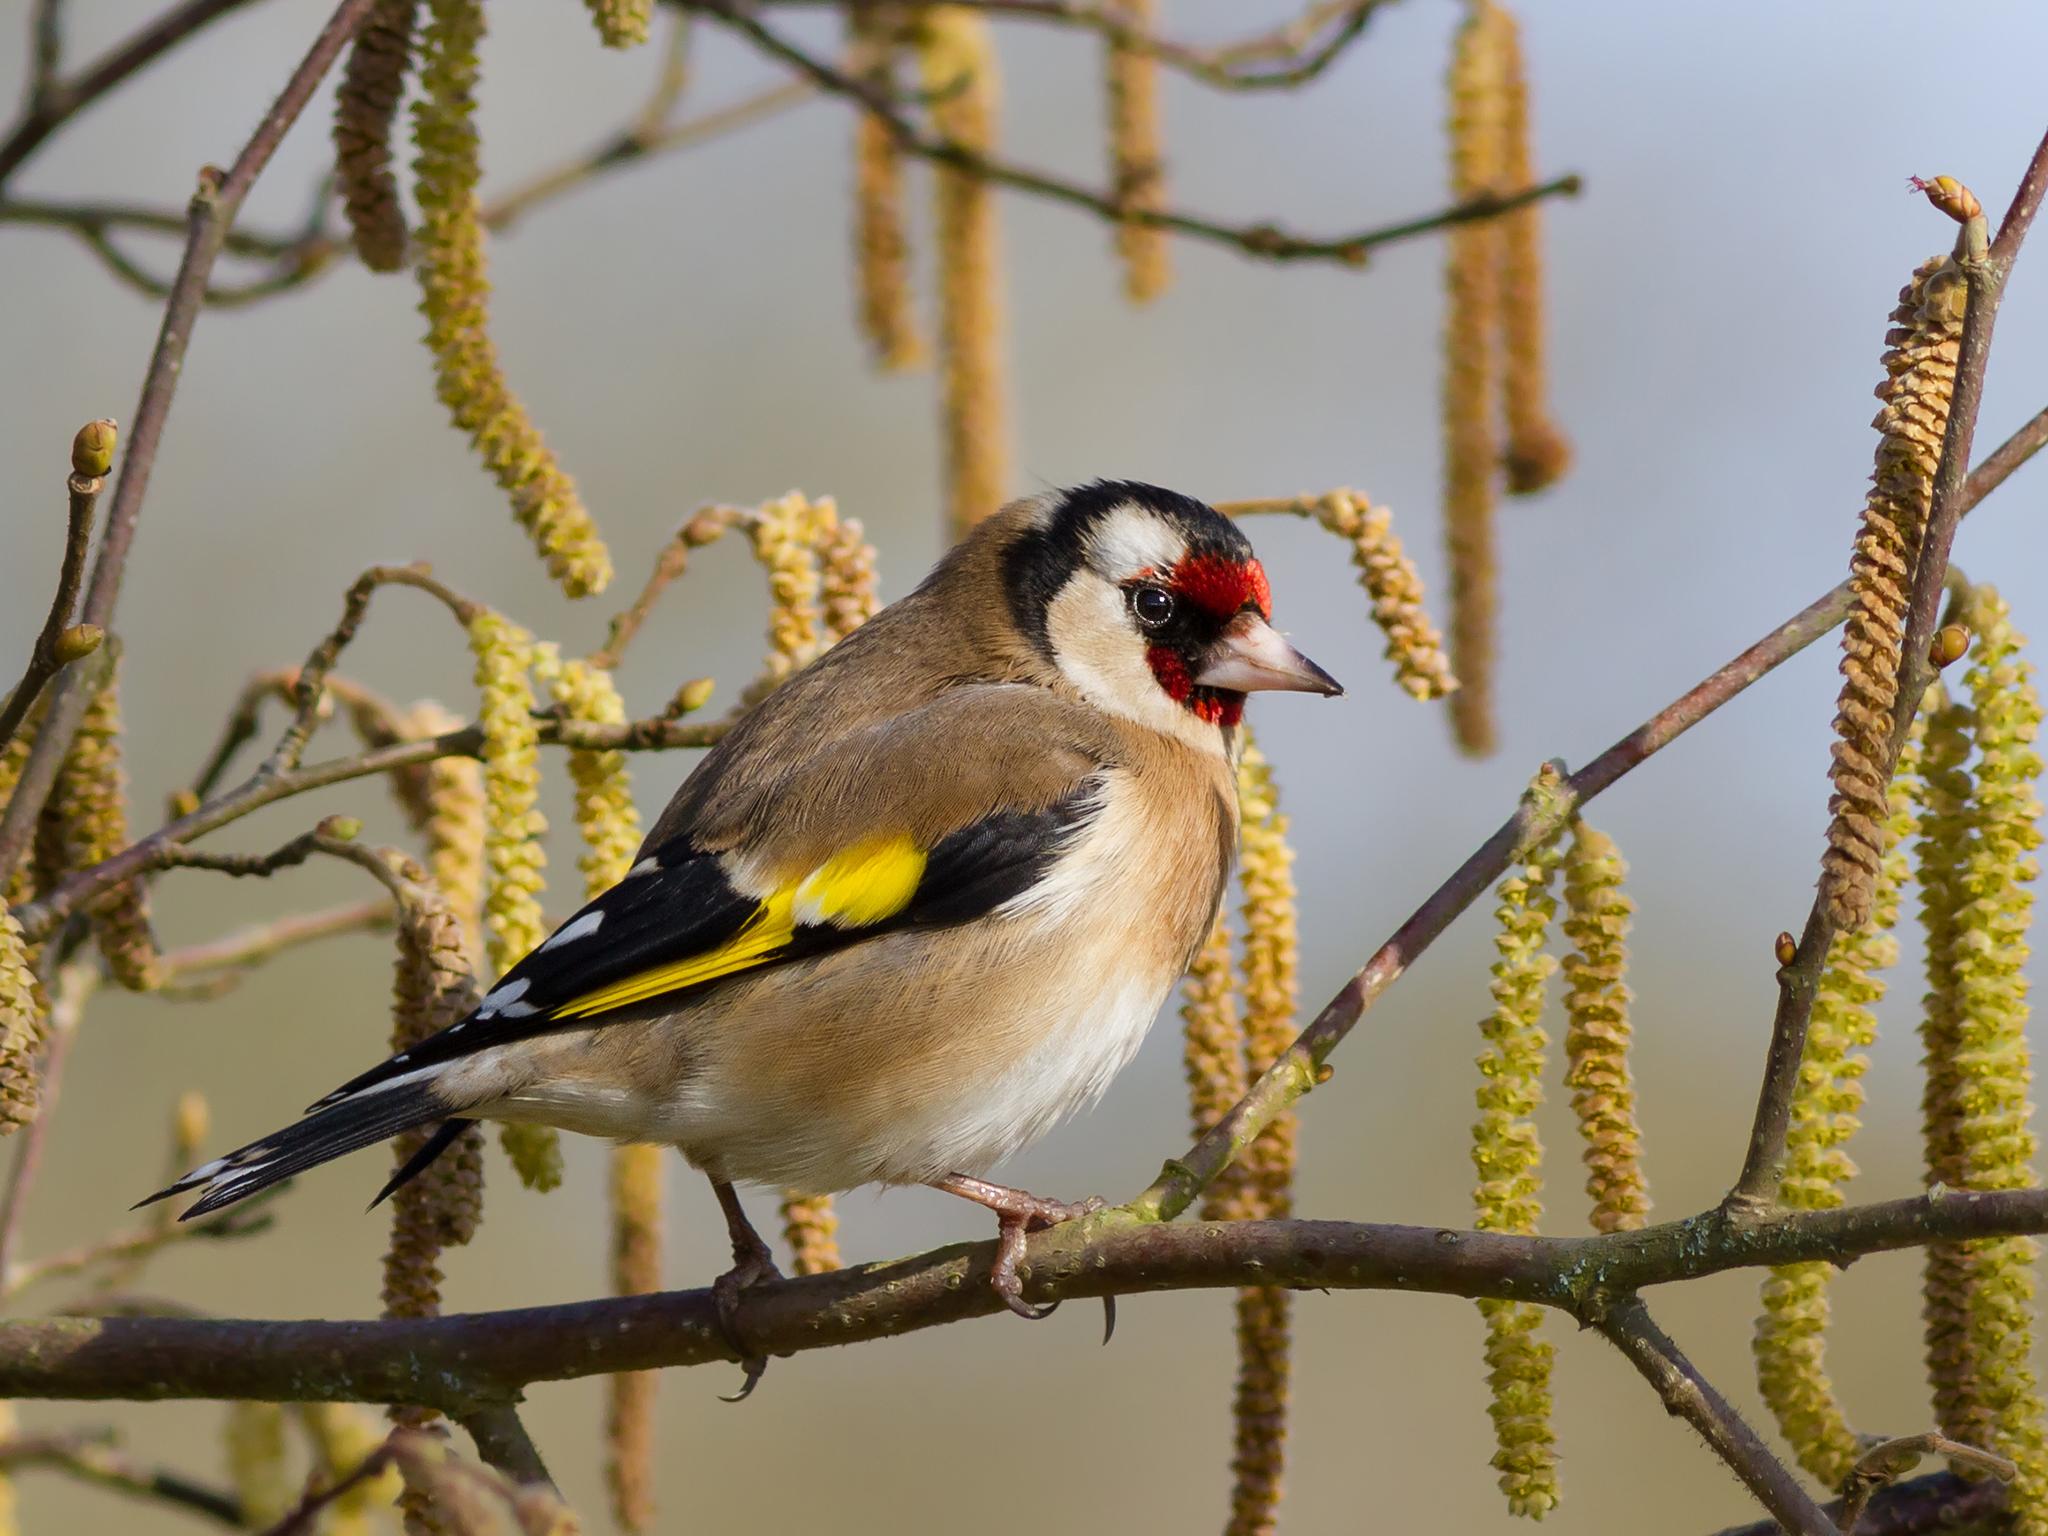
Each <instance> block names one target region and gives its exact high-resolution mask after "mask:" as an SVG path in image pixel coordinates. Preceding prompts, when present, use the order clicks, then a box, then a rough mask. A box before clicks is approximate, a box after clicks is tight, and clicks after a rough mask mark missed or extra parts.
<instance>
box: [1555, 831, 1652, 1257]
mask: <svg viewBox="0 0 2048 1536" xmlns="http://www.w3.org/2000/svg"><path fill="white" fill-rule="evenodd" d="M1627 875H1628V866H1627V865H1626V864H1624V863H1623V862H1622V858H1621V851H1620V850H1619V849H1617V848H1616V847H1615V846H1614V840H1613V839H1612V838H1610V837H1608V836H1607V834H1606V833H1604V832H1601V831H1599V830H1598V829H1597V828H1594V827H1592V826H1589V825H1587V824H1586V823H1585V822H1584V821H1574V822H1573V823H1572V839H1571V844H1570V846H1569V847H1568V848H1567V849H1566V851H1565V856H1564V894H1565V918H1564V932H1565V936H1566V937H1567V938H1569V939H1570V940H1571V941H1572V948H1571V950H1570V952H1568V953H1567V954H1566V955H1565V957H1564V978H1565V996H1564V1005H1565V1015H1566V1017H1567V1019H1568V1020H1569V1023H1568V1024H1567V1026H1566V1029H1565V1041H1564V1051H1565V1060H1566V1061H1567V1063H1569V1065H1568V1067H1567V1070H1566V1072H1565V1079H1564V1080H1565V1086H1566V1087H1568V1088H1570V1089H1571V1091H1572V1113H1573V1115H1575V1116H1576V1117H1577V1119H1578V1122H1579V1135H1580V1137H1581V1138H1582V1139H1583V1140H1584V1142H1585V1152H1584V1157H1585V1164H1586V1193H1587V1195H1588V1196H1589V1197H1591V1199H1592V1202H1593V1210H1592V1215H1591V1218H1590V1219H1591V1222H1592V1225H1593V1230H1594V1231H1596V1232H1627V1231H1633V1230H1634V1229H1635V1228H1637V1227H1640V1226H1641V1225H1642V1224H1643V1221H1644V1219H1645V1218H1646V1217H1647V1216H1648V1215H1649V1211H1650V1191H1649V1186H1648V1185H1647V1184H1646V1183H1645V1182H1644V1180H1643V1168H1642V1155H1643V1136H1642V1130H1641V1128H1640V1127H1639V1126H1638V1125H1637V1123H1636V1092H1635V1084H1634V1082H1633V1080H1632V1079H1631V1077H1630V1074H1629V1066H1628V1048H1629V1043H1630V1040H1631V1039H1632V1037H1633V1034H1634V1031H1633V1030H1632V1029H1631V1027H1630V1025H1629V1015H1628V1009H1629V996H1630V995H1629V989H1628V984H1627V983H1626V981H1624V980H1623V978H1624V976H1625V975H1626V974H1627V970H1628V947H1627V944H1628V927H1629V918H1630V916H1631V915H1632V914H1633V913H1634V911H1635V903H1634V902H1633V901H1631V900H1629V897H1628V893H1627V892H1626V891H1624V890H1623V889H1622V881H1623V880H1624V879H1625V878H1626V877H1627Z"/></svg>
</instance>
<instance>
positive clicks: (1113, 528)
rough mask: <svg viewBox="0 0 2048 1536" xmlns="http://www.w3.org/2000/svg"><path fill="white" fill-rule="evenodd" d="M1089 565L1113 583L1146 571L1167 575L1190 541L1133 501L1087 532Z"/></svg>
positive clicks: (1178, 561) (1111, 510) (1107, 515)
mask: <svg viewBox="0 0 2048 1536" xmlns="http://www.w3.org/2000/svg"><path fill="white" fill-rule="evenodd" d="M1088 545H1089V553H1090V554H1091V556H1092V557H1093V558H1092V559H1091V560H1090V562H1089V563H1090V564H1091V565H1093V566H1094V567H1095V568H1096V570H1098V571H1100V572H1101V573H1102V574H1103V576H1104V577H1106V578H1107V579H1108V580H1110V581H1112V582H1124V581H1129V580H1131V579H1132V578H1133V577H1136V576H1139V575H1142V574H1143V573H1144V572H1146V571H1153V572H1157V573H1158V574H1159V575H1160V576H1162V577H1163V576H1164V575H1165V574H1166V573H1167V572H1168V571H1170V570H1172V569H1173V568H1174V567H1175V566H1176V565H1178V564H1180V562H1181V560H1182V558H1183V557H1184V556H1186V554H1187V552H1188V545H1187V540H1186V539H1185V538H1183V537H1182V536H1181V535H1180V534H1179V533H1178V532H1177V531H1175V529H1174V528H1173V527H1172V525H1170V524H1169V523H1167V522H1166V521H1164V520H1163V519H1162V518H1161V517H1160V516H1159V514H1158V513H1156V512H1148V511H1146V510H1145V509H1144V508H1143V507H1140V506H1138V505H1136V504H1135V503H1133V502H1124V503H1122V504H1121V505H1119V506H1115V507H1112V508H1110V510H1109V511H1108V512H1106V513H1104V514H1103V516H1102V518H1101V519H1100V520H1099V521H1098V522H1096V524H1095V525H1094V527H1092V528H1091V529H1089V531H1088Z"/></svg>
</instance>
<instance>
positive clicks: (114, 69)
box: [0, 0, 249, 182]
mask: <svg viewBox="0 0 2048 1536" xmlns="http://www.w3.org/2000/svg"><path fill="white" fill-rule="evenodd" d="M248 3H249V0H186V3H185V4H183V5H179V6H174V7H172V8H171V9H170V10H168V11H166V12H164V13H163V14H162V15H161V16H158V17H157V18H156V19H155V20H153V21H151V22H149V23H147V24H146V25H145V26H143V27H142V28H141V29H140V30H139V31H137V32H136V33H135V34H134V35H133V36H132V37H130V38H128V39H127V41H125V42H123V43H120V44H118V45H116V46H115V48H114V49H113V50H112V51H111V52H109V53H108V54H107V55H106V56H105V57H104V58H102V59H100V60H99V61H98V62H97V63H95V64H92V65H90V66H89V67H88V68H87V69H86V70H85V71H84V72H83V73H82V74H80V75H79V76H78V77H77V78H76V79H75V80H69V81H61V80H60V81H53V82H51V83H50V85H49V86H48V87H47V88H46V89H45V90H43V91H42V92H40V93H39V94H38V96H37V97H36V99H35V100H34V101H32V102H31V103H30V104H29V108H28V110H27V111H26V112H25V113H23V114H22V117H21V120H20V121H19V122H17V123H16V124H15V125H14V127H13V128H11V129H9V130H8V132H7V136H6V138H5V139H0V182H5V181H6V180H7V178H8V177H9V176H12V175H13V174H14V172H15V171H16V170H17V169H18V168H19V167H20V166H21V164H22V162H23V161H25V160H27V159H28V157H29V156H30V155H32V154H34V153H35V152H36V150H38V149H39V148H41V147H42V143H43V140H45V139H47V138H48V137H49V136H50V135H51V134H53V133H55V132H56V131H57V130H58V129H59V128H61V127H62V126H63V125H64V124H65V123H66V122H68V121H69V120H70V119H71V118H72V117H74V116H75V115H76V114H77V113H78V112H80V111H81V110H83V109H84V108H85V107H88V106H90V105H91V104H92V103H93V102H95V101H97V100H99V98H100V97H102V96H104V95H105V94H106V93H107V92H108V91H110V90H112V89H113V88H114V87H115V86H117V85H119V84H120V83H121V82H122V81H123V80H126V79H127V78H128V77H129V76H130V75H132V74H134V73H135V72H136V71H137V70H139V69H141V68H143V67H144V66H145V65H148V64H152V63H154V62H156V60H158V59H160V58H162V57H163V56H164V55H165V54H166V53H169V52H170V51H171V50H172V49H173V48H175V47H177V46H178V45H179V44H180V43H182V42H184V41H185V39H187V38H188V37H190V36H191V35H192V34H193V33H195V32H197V31H199V30H200V28H202V27H204V26H206V25H207V24H208V23H209V22H213V21H217V20H219V19H220V18H221V17H222V16H225V15H227V13H228V12H230V11H234V10H239V9H240V8H241V7H243V6H244V5H247V4H248Z"/></svg>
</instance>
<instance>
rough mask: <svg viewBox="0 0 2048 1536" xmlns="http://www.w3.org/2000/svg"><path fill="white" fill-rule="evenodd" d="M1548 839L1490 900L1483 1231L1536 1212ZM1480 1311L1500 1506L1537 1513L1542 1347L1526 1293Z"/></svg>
mask: <svg viewBox="0 0 2048 1536" xmlns="http://www.w3.org/2000/svg"><path fill="white" fill-rule="evenodd" d="M1558 858H1559V855H1558V850H1557V848H1556V847H1555V845H1548V846H1545V847H1542V848H1538V849H1536V850H1534V851H1533V852H1531V853H1530V855H1529V856H1528V860H1527V862H1526V863H1524V864H1522V865H1520V866H1518V867H1516V868H1514V869H1512V870H1510V871H1509V872H1508V874H1507V875H1506V876H1504V877H1503V878H1502V880H1501V882H1500V884H1499V885H1498V886H1496V887H1495V890H1496V893H1497V894H1498V896H1499V897H1500V905H1499V906H1498V907H1496V908H1495V909H1494V919H1495V921H1496V923H1497V924H1498V930H1497V932H1496V933H1495V935H1494V941H1493V942H1494V952H1495V959H1494V963H1493V981H1492V988H1491V990H1492V993H1493V1011H1492V1012H1491V1013H1490V1014H1489V1015H1488V1016H1487V1018H1486V1020H1485V1022H1484V1023H1483V1024H1482V1025H1481V1032H1482V1034H1483V1035H1484V1036H1485V1038H1486V1049H1485V1050H1484V1051H1482V1052H1481V1053H1480V1056H1479V1072H1480V1079H1481V1080H1480V1085H1479V1093H1478V1104H1479V1120H1478V1122H1477V1123H1476V1124H1475V1125H1474V1126H1473V1127H1472V1164H1473V1167H1474V1168H1475V1169H1476V1170H1477V1171H1478V1174H1479V1183H1478V1185H1477V1186H1476V1187H1475V1188H1474V1190H1473V1204H1474V1206H1475V1208H1476V1210H1477V1219H1476V1220H1475V1221H1474V1223H1473V1225H1475V1226H1476V1227H1478V1228H1479V1229H1480V1230H1481V1231H1482V1232H1512V1233H1517V1234H1523V1235H1528V1234H1533V1233H1534V1232H1535V1231H1536V1225H1537V1222H1538V1220H1539V1219H1540V1218H1541V1216H1542V1213H1543V1206H1542V1199H1541V1195H1542V1168H1541V1165H1542V1157H1543V1148H1542V1144H1541V1143H1540V1142H1539V1141H1538V1140H1537V1137H1536V1126H1535V1122H1534V1120H1533V1118H1532V1117H1533V1116H1534V1114H1535V1111H1536V1106H1537V1104H1539V1103H1540V1102H1541V1101H1542V1098H1543V1087H1542V1073H1543V1053H1544V1047H1545V1046H1546V1045H1547V1043H1548V1037H1547V1036H1546V1035H1545V1034H1544V1032H1543V1026H1542V1022H1541V1020H1542V1016H1543V988H1544V984H1545V982H1547V981H1548V980H1549V978H1550V975H1551V973H1552V972H1553V971H1554V970H1556V969H1557V962H1556V960H1554V959H1553V958H1552V957H1551V956H1550V955H1549V954H1548V953H1547V952H1546V950H1545V948H1544V936H1545V934H1546V933H1547V932H1548V930H1549V927H1550V920H1551V917H1552V915H1553V914H1554V913H1555V911H1556V908H1557V902H1556V898H1555V897H1554V896H1553V895H1552V894H1551V885H1552V878H1553V876H1554V874H1555V872H1556V868H1557V864H1558ZM1479 1311H1480V1315H1481V1316H1482V1317H1483V1318H1484V1319H1485V1320H1486V1366H1487V1382H1488V1385H1489V1386H1490V1387H1491V1388H1492V1391H1493V1403H1492V1406H1491V1408H1490V1410H1489V1412H1490V1413H1491V1414H1492V1417H1493V1431H1494V1443H1495V1446H1496V1449H1495V1451H1494V1455H1493V1466H1494V1468H1495V1470H1496V1471H1498V1472H1499V1473H1500V1487H1501V1492H1503V1493H1504V1494H1506V1495H1507V1500H1508V1508H1509V1510H1510V1511H1511V1512H1512V1513H1514V1514H1517V1515H1527V1516H1530V1517H1531V1518H1534V1519H1539V1520H1540V1519H1541V1518H1542V1517H1543V1516H1544V1515H1546V1514H1548V1513H1549V1512H1550V1511H1551V1510H1552V1509H1554V1508H1556V1507H1557V1498H1558V1482H1557V1456H1556V1451H1555V1440H1556V1437H1555V1435H1554V1434H1553V1432H1552V1430H1551V1425H1550V1367H1551V1361H1552V1358H1553V1356H1554V1354H1555V1351H1554V1350H1553V1349H1552V1347H1551V1346H1550V1345H1549V1344H1548V1343H1546V1342H1545V1341H1543V1340H1542V1339H1540V1338H1538V1337H1537V1328H1538V1326H1539V1325H1540V1323H1541V1320H1542V1314H1541V1312H1540V1311H1539V1310H1538V1309H1537V1308H1536V1307H1534V1306H1531V1305H1529V1304H1528V1303H1526V1302H1517V1301H1497V1300H1488V1301H1482V1302H1480V1303H1479Z"/></svg>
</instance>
